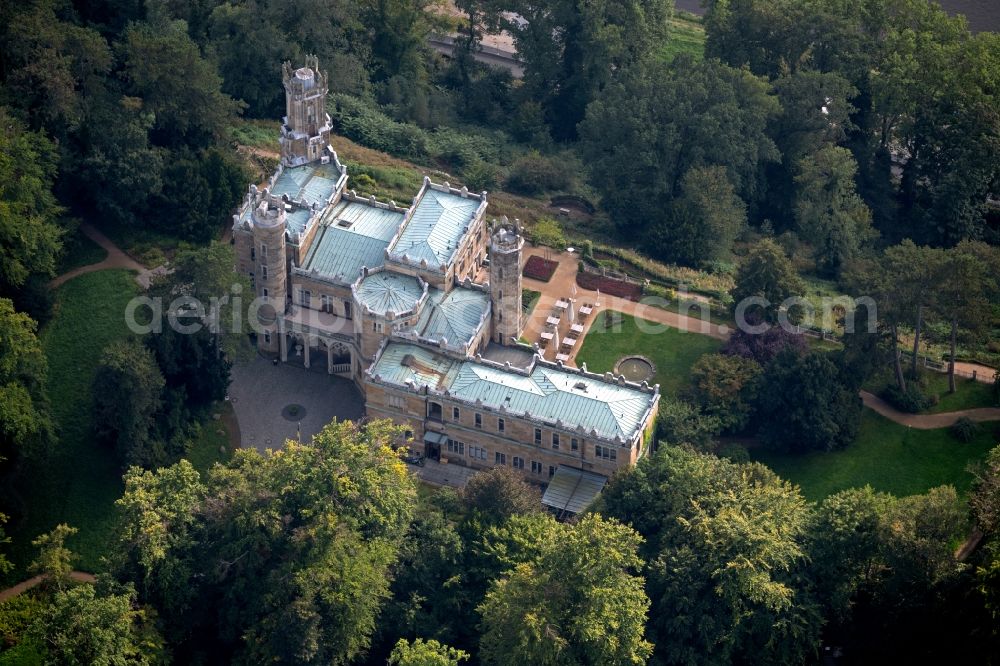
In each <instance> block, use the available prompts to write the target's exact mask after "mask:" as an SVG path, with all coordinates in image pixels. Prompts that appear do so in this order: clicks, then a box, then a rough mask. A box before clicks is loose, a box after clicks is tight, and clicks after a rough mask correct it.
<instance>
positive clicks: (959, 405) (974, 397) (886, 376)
mask: <svg viewBox="0 0 1000 666" xmlns="http://www.w3.org/2000/svg"><path fill="white" fill-rule="evenodd" d="M889 383H894V380H893V378H892V376H891V373H889V372H882V373H879V374H877V375H876V376H875V377H873V378H872V379H871V380H870V381H869V382H868V383H866V384H865V389H866V390H868V391H870V392H872V393H874V394H875V395H879V394H880V393H881V392H882V391H883V390H884V389H885V387H886V386H887V385H888V384H889ZM920 383H921V390H922V391H923V392H924V393H926V394H928V395H935V394H936V395H937V396H938V404H936V405H934V406H933V407H931V408H930V409H928V410H927V411H926V412H924V413H925V414H940V413H942V412H956V411H959V410H961V409H975V408H977V407H996V406H997V400H996V395H995V394H994V392H993V385H992V384H985V383H983V382H978V381H973V380H972V379H971V378H969V377H959V376H956V377H955V392H954V393H948V375H946V374H944V373H941V372H933V371H930V370H927V371H924V372H923V374H921V376H920Z"/></svg>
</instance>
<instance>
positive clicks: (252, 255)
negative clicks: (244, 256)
mask: <svg viewBox="0 0 1000 666" xmlns="http://www.w3.org/2000/svg"><path fill="white" fill-rule="evenodd" d="M256 258H257V248H255V247H251V248H250V261H254V260H255V259H256Z"/></svg>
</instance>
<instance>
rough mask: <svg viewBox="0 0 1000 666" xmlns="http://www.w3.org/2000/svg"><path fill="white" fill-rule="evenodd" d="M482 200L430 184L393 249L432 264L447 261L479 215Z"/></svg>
mask: <svg viewBox="0 0 1000 666" xmlns="http://www.w3.org/2000/svg"><path fill="white" fill-rule="evenodd" d="M479 204H480V200H479V199H473V198H465V197H462V196H461V195H458V194H451V193H450V192H439V191H437V190H435V189H431V188H427V189H426V190H425V191H424V195H423V196H422V197H421V198H420V201H418V202H417V205H416V208H414V209H413V215H412V216H411V218H410V220H409V222H407V224H406V226H405V227H404V228H403V231H402V233H401V234H400V235H399V239H398V240H397V241H396V243H395V244H394V245H393V246H392V248H391V250H392V253H393V254H395V255H398V256H402V255H404V254H405V255H407V257H409V259H410V260H411V261H416V262H419V261H421V260H425V261H426V262H427V263H428V265H430V266H431V267H437V266H440V265H441V264H447V263H448V260H449V259H450V258H451V255H452V252H454V250H455V248H456V247H458V243H459V241H461V239H462V236H463V235H465V231H466V229H467V228H468V226H469V225H470V224H471V223H472V220H473V219H474V218H475V215H476V210H477V209H478V208H479Z"/></svg>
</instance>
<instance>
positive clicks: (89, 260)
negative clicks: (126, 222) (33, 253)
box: [56, 230, 108, 275]
mask: <svg viewBox="0 0 1000 666" xmlns="http://www.w3.org/2000/svg"><path fill="white" fill-rule="evenodd" d="M107 256H108V251H107V250H105V249H104V248H103V247H101V246H100V245H98V244H97V243H95V242H94V241H92V240H90V239H89V238H87V237H86V236H85V235H83V234H82V233H81V232H80V231H79V230H78V231H77V232H76V233H74V234H73V235H72V236H69V237H67V238H65V239H64V240H63V255H62V258H61V259H60V260H59V266H58V268H56V274H57V275H62V274H63V273H66V272H68V271H71V270H73V269H74V268H80V267H81V266H89V265H90V264H96V263H99V262H102V261H104V260H105V259H106V258H107Z"/></svg>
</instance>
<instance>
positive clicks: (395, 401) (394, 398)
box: [387, 395, 406, 409]
mask: <svg viewBox="0 0 1000 666" xmlns="http://www.w3.org/2000/svg"><path fill="white" fill-rule="evenodd" d="M387 402H388V403H389V406H390V407H395V408H396V409H403V408H405V407H406V398H404V397H403V396H401V395H390V396H389V398H388V400H387Z"/></svg>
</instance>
